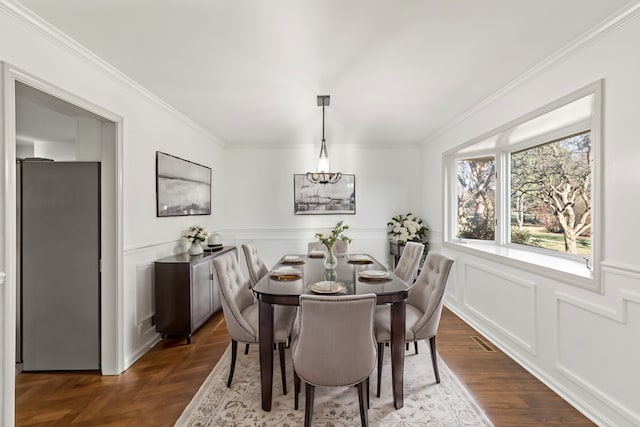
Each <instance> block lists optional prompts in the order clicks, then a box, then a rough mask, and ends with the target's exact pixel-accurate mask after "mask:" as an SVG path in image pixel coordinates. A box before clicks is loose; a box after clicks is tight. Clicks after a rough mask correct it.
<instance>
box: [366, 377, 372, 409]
mask: <svg viewBox="0 0 640 427" xmlns="http://www.w3.org/2000/svg"><path fill="white" fill-rule="evenodd" d="M365 381H367V409H369V408H371V396H370V394H369V377H367V379H366V380H365Z"/></svg>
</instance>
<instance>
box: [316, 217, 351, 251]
mask: <svg viewBox="0 0 640 427" xmlns="http://www.w3.org/2000/svg"><path fill="white" fill-rule="evenodd" d="M348 229H349V226H348V225H346V224H343V223H342V221H340V222H338V223H337V224H336V226H335V227H333V230H331V232H330V233H328V234H326V233H316V234H315V238H316V239H318V240H319V241H320V242H321V243H322V244H323V245H325V246H326V247H327V249H329V250H331V248H332V247H333V244H334V243H335V242H336V240H344V241H345V242H348V243H349V242H351V238H349V237H348V236H347V235H346V234H344V232H345V231H347V230H348Z"/></svg>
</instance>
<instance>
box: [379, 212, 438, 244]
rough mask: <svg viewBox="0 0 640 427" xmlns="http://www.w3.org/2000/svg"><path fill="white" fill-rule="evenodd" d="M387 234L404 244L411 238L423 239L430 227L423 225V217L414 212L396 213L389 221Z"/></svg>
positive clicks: (393, 240)
mask: <svg viewBox="0 0 640 427" xmlns="http://www.w3.org/2000/svg"><path fill="white" fill-rule="evenodd" d="M387 227H388V228H387V234H388V235H389V240H391V241H392V242H395V243H398V244H400V245H404V244H405V243H407V241H409V240H422V239H423V238H424V237H425V236H426V235H427V231H429V229H428V228H427V227H425V226H423V225H422V218H420V217H419V216H416V215H414V214H412V213H408V214H406V215H405V216H402V215H396V216H394V217H393V218H391V221H389V222H388V223H387Z"/></svg>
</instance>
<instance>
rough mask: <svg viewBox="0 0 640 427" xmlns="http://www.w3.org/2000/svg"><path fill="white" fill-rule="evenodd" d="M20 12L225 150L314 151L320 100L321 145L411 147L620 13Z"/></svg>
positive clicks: (165, 3)
mask: <svg viewBox="0 0 640 427" xmlns="http://www.w3.org/2000/svg"><path fill="white" fill-rule="evenodd" d="M20 2H21V3H23V4H24V5H26V6H27V7H28V8H30V9H32V10H33V11H34V12H35V13H36V14H38V15H40V16H41V17H43V18H44V19H45V20H46V21H49V22H50V23H51V24H53V25H54V26H56V27H58V28H59V29H60V30H62V31H63V32H65V33H66V34H68V35H69V36H71V37H72V38H74V39H75V40H77V41H78V42H79V43H81V44H82V45H84V46H85V47H87V48H88V49H89V50H91V51H93V52H94V53H95V54H97V55H98V56H100V57H101V58H103V59H104V60H106V61H107V62H109V63H110V64H112V65H113V66H114V67H116V68H117V69H119V70H120V71H122V72H123V73H124V74H126V75H128V76H129V77H131V78H132V79H133V80H135V81H136V82H138V83H139V84H140V85H142V86H144V87H145V88H147V89H148V90H149V91H151V92H153V93H154V94H156V95H157V96H158V97H160V98H161V99H163V100H164V101H166V102H167V103H168V104H170V105H171V106H173V107H174V108H175V109H177V110H179V111H181V112H182V113H184V114H185V115H186V116H188V117H190V118H191V119H192V120H193V121H195V122H196V123H198V124H200V125H201V126H203V127H204V128H206V129H207V130H209V131H210V132H211V133H212V134H213V135H215V136H217V137H218V138H219V139H221V140H222V141H223V142H225V143H228V144H230V145H233V144H237V145H250V146H255V145H258V146H259V145H263V144H318V143H319V140H320V138H321V133H322V129H321V128H322V125H321V123H322V110H321V107H318V106H317V104H316V95H321V94H329V95H331V105H330V106H329V107H328V108H327V110H326V128H325V129H326V130H325V133H326V136H327V142H328V144H329V145H331V144H385V145H386V144H416V143H420V142H422V141H423V140H424V139H425V138H427V137H428V136H429V135H430V134H432V133H434V132H436V131H437V130H438V129H440V128H442V127H443V126H445V125H446V124H447V123H449V122H451V121H452V120H454V119H455V118H456V117H457V116H459V115H460V114H462V113H463V112H464V111H466V110H468V109H469V108H471V107H472V106H473V105H475V104H477V103H478V102H480V101H482V100H483V99H485V98H486V97H488V96H489V95H491V94H492V93H494V92H495V91H497V90H498V89H500V88H502V87H504V86H505V85H506V84H508V83H509V82H510V81H512V80H514V79H515V78H516V77H518V76H519V75H521V74H522V73H524V72H526V71H527V70H529V69H530V68H531V67H533V66H534V65H536V64H538V63H539V62H541V61H542V60H543V59H545V58H547V57H548V56H550V55H551V54H553V53H554V52H556V51H558V50H559V49H560V48H562V47H563V46H565V45H567V44H568V43H569V42H571V41H572V40H574V39H576V38H577V37H579V36H581V35H582V34H584V33H585V32H587V31H588V30H589V29H591V28H593V27H594V26H596V25H597V24H598V23H600V22H602V21H603V20H604V19H605V18H607V17H609V16H610V15H611V14H612V13H614V12H616V11H617V10H619V9H620V8H621V7H622V6H623V5H625V4H627V3H629V1H628V0H530V1H524V0H518V1H514V0H402V1H389V0H348V1H346V0H322V1H320V0H270V1H268V0H55V1H51V0H20ZM571 89H573V88H571ZM569 90H570V88H568V91H569Z"/></svg>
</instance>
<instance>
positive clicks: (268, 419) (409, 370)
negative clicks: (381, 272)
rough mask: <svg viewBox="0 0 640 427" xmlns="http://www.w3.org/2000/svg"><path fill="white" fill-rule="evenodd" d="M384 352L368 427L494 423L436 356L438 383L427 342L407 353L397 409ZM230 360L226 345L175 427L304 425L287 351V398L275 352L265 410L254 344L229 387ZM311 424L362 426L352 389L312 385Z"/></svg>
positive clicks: (458, 426) (240, 356)
mask: <svg viewBox="0 0 640 427" xmlns="http://www.w3.org/2000/svg"><path fill="white" fill-rule="evenodd" d="M421 344H422V343H421ZM239 347H241V346H239ZM385 351H386V353H385V357H384V366H383V368H382V369H383V371H382V392H381V394H380V397H379V398H378V397H376V386H377V384H376V381H377V380H376V377H377V373H376V370H374V372H373V374H372V375H371V379H370V387H371V406H370V408H369V413H368V414H369V424H370V425H371V426H385V427H391V426H393V427H396V426H398V427H400V426H402V427H405V426H407V427H408V426H443V427H444V426H447V427H449V426H450V427H462V426H492V424H491V421H489V419H488V418H487V417H486V416H485V415H484V413H483V412H482V410H481V409H480V408H479V407H478V406H477V404H476V403H475V402H474V401H473V399H472V397H471V396H470V395H469V393H468V392H467V391H466V390H465V389H464V387H463V386H462V384H461V383H460V382H459V381H458V379H457V378H456V377H455V375H454V374H453V373H452V372H451V370H450V369H449V368H448V367H447V365H446V364H445V363H444V362H443V361H442V359H440V358H439V359H438V364H439V365H438V366H439V368H440V381H441V382H440V384H436V382H435V377H434V375H433V372H432V368H431V359H430V354H429V348H428V347H427V346H425V345H423V346H421V348H420V353H419V354H417V355H416V354H415V353H414V351H413V346H411V350H410V351H408V352H407V353H406V356H405V375H404V380H405V384H404V407H403V408H401V409H400V410H396V409H395V408H394V407H393V398H392V392H391V366H390V360H391V355H390V353H389V348H388V347H387V348H386V349H385ZM230 359H231V350H230V347H229V348H227V350H226V352H225V354H224V355H223V356H222V358H221V359H220V362H218V364H217V365H216V366H215V368H214V369H213V371H211V374H209V377H208V378H207V379H206V380H205V382H204V383H203V384H202V387H201V388H200V390H199V391H198V393H197V394H196V395H195V396H194V398H193V399H192V401H191V403H189V405H188V406H187V408H186V409H185V410H184V412H183V413H182V415H181V416H180V418H179V419H178V421H176V424H175V425H176V426H178V427H186V426H189V427H196V426H197V427H203V426H261V427H267V426H282V427H287V426H291V427H294V426H302V425H304V385H303V387H302V391H301V392H300V409H299V410H297V411H296V410H294V408H293V371H292V367H291V354H290V352H289V350H287V354H286V360H287V395H286V396H284V395H283V394H282V382H281V379H280V365H279V364H278V363H277V360H278V358H277V353H276V354H275V355H274V362H275V363H274V369H273V402H272V405H271V411H270V412H266V411H263V410H262V408H261V397H260V362H259V358H258V346H257V345H253V346H251V349H250V351H249V354H248V355H245V354H244V352H242V351H238V359H237V362H236V370H235V373H234V376H233V383H232V384H231V388H227V386H226V381H227V376H228V375H229V365H230ZM313 425H317V426H324V427H329V426H335V427H346V426H358V425H360V412H359V404H358V395H357V390H356V388H355V387H341V388H322V387H316V392H315V398H314V411H313Z"/></svg>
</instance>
